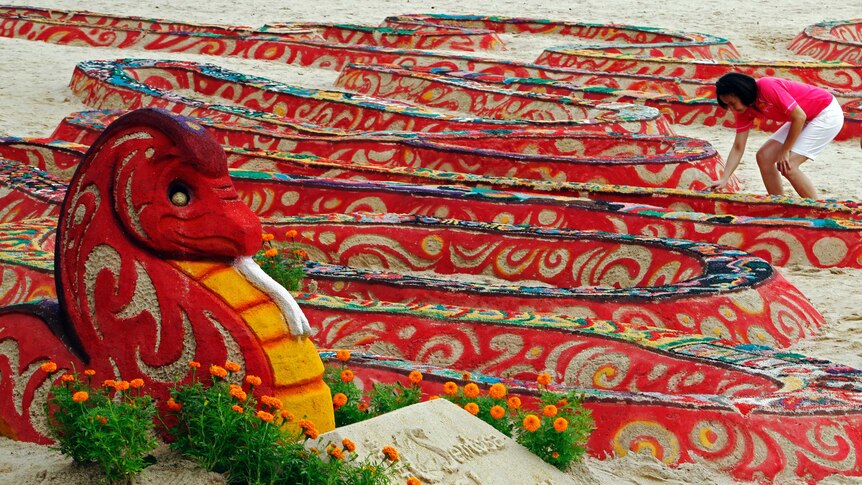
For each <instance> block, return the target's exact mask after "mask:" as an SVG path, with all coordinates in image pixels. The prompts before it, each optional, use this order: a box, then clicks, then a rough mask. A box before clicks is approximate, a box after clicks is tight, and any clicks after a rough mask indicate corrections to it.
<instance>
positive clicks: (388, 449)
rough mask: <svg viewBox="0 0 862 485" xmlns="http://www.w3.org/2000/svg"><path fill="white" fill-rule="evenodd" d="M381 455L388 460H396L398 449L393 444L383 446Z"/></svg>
mask: <svg viewBox="0 0 862 485" xmlns="http://www.w3.org/2000/svg"><path fill="white" fill-rule="evenodd" d="M383 456H385V457H386V459H387V460H389V461H398V450H396V449H395V447H394V446H384V447H383Z"/></svg>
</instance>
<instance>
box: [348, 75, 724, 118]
mask: <svg viewBox="0 0 862 485" xmlns="http://www.w3.org/2000/svg"><path fill="white" fill-rule="evenodd" d="M382 67H384V66H358V65H354V64H351V65H348V66H347V67H345V68H344V69H343V70H342V74H341V76H340V78H339V79H341V78H346V77H347V76H349V75H350V74H349V73H350V72H351V71H355V70H359V69H366V70H375V69H380V68H382ZM400 69H401V70H402V71H404V72H405V73H410V75H411V76H415V75H417V73H421V75H422V78H423V79H430V80H431V81H433V85H434V86H436V85H437V83H438V82H440V83H445V84H446V85H447V86H451V87H449V89H450V90H452V91H454V92H461V89H460V86H461V83H457V84H455V85H454V86H452V84H453V83H452V81H453V80H465V81H471V82H473V83H479V85H480V86H484V87H486V88H487V87H494V88H497V89H508V90H517V91H523V92H527V93H539V94H553V95H558V96H565V97H566V98H580V99H584V100H589V101H593V102H616V103H632V104H642V105H645V106H650V107H653V108H656V109H658V110H659V111H661V113H662V114H663V115H664V116H665V117H667V118H668V120H669V121H670V122H671V123H673V124H675V125H677V124H678V125H692V124H702V125H706V126H714V125H724V126H728V127H731V126H732V123H733V116H732V115H731V114H730V113H729V112H727V110H723V109H720V108H719V106H718V103H716V101H715V97H702V96H700V97H699V96H687V95H680V94H663V93H660V92H650V91H638V90H634V89H624V88H615V87H606V86H603V85H595V86H593V85H583V84H578V83H573V82H570V81H554V80H550V79H540V78H519V77H505V76H500V75H496V74H487V73H481V72H470V71H447V70H441V69H436V70H433V71H429V70H427V69H424V68H413V69H407V68H400ZM399 77H400V76H399ZM429 84H430V82H429ZM468 86H469V85H468ZM646 88H647V89H648V88H649V87H648V86H646Z"/></svg>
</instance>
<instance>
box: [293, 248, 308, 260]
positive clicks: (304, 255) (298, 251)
mask: <svg viewBox="0 0 862 485" xmlns="http://www.w3.org/2000/svg"><path fill="white" fill-rule="evenodd" d="M293 255H294V256H296V257H297V258H303V259H305V258H307V257H308V253H306V252H305V251H304V250H302V249H294V250H293Z"/></svg>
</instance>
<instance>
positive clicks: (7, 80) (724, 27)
mask: <svg viewBox="0 0 862 485" xmlns="http://www.w3.org/2000/svg"><path fill="white" fill-rule="evenodd" d="M9 3H12V4H19V5H33V6H39V7H54V8H67V9H88V10H91V11H94V12H100V13H113V14H121V15H139V16H147V17H159V18H165V19H170V20H184V21H191V22H206V23H225V24H234V25H248V26H260V25H263V24H264V23H268V22H286V21H320V22H343V23H362V24H372V25H376V24H378V23H379V22H380V21H382V20H383V18H384V17H386V16H387V15H396V14H404V13H460V14H481V15H506V16H520V17H533V18H549V19H558V20H571V21H583V22H597V23H607V22H616V23H628V24H635V25H646V26H655V27H664V28H669V29H676V30H683V31H690V32H702V33H708V34H713V35H718V36H722V37H725V38H728V39H729V40H731V41H732V42H733V44H734V45H735V46H736V47H737V49H738V50H739V51H740V52H741V53H742V54H743V55H744V56H746V57H749V58H759V59H803V58H800V57H798V56H794V55H793V54H792V53H790V52H789V51H787V49H786V47H787V45H788V44H789V42H790V41H791V40H792V39H793V37H795V36H796V34H797V33H798V32H800V31H801V30H802V29H803V28H804V27H805V26H807V25H810V24H813V23H816V22H819V21H822V20H830V19H852V18H858V17H859V16H860V15H859V13H860V11H859V8H858V7H859V5H858V4H854V2H845V1H838V0H831V1H821V2H816V4H815V3H812V2H810V1H806V0H792V1H783V0H782V1H778V0H766V1H759V2H750V1H748V0H724V1H723V2H720V4H719V2H714V3H711V4H710V5H709V6H704V5H702V4H701V5H698V4H697V3H695V2H691V1H680V0H665V1H661V2H649V1H645V0H601V1H595V0H590V1H580V2H577V4H575V3H574V2H560V1H556V2H554V1H549V0H542V1H528V2H524V1H513V0H498V1H495V2H486V1H479V0H457V1H453V0H437V1H434V2H427V1H400V2H398V1H389V0H366V1H363V2H356V1H346V0H342V1H336V0H316V1H307V2H295V1H294V2H268V3H262V2H254V1H251V0H245V1H242V0H240V1H237V0H208V1H206V2H201V1H195V2H191V1H185V0H184V1H179V0H172V1H151V2H139V1H131V0H87V1H83V0H74V1H60V2H58V1H53V2H51V1H36V0H33V1H32V2H28V3H21V2H9ZM659 5H660V6H659ZM719 5H720V6H719ZM503 40H504V41H505V42H506V44H507V46H508V47H509V51H504V52H500V53H498V54H496V55H500V56H505V57H508V58H513V59H519V60H531V59H534V58H535V57H536V56H538V54H539V53H540V52H541V50H542V48H543V47H545V46H548V45H555V44H556V45H559V44H561V43H568V44H571V43H572V42H571V41H562V40H561V39H560V38H547V39H541V38H536V37H535V36H519V35H504V36H503ZM119 57H146V58H162V59H166V58H170V59H181V60H194V61H198V62H209V63H216V64H219V65H221V66H224V67H226V68H229V69H234V70H237V71H241V72H244V73H249V74H254V75H259V76H264V77H268V78H272V79H275V80H277V81H281V82H285V83H290V84H301V85H304V86H308V87H319V88H331V87H332V82H333V81H334V80H335V78H336V76H337V73H335V72H332V71H320V70H311V69H300V68H296V67H291V66H286V65H278V64H274V63H269V62H262V61H251V60H239V59H230V58H220V57H211V56H194V55H181V54H162V53H157V52H147V51H130V50H118V49H95V48H85V47H70V46H58V45H53V44H46V43H40V42H28V41H25V40H20V39H6V38H0V66H2V67H0V72H2V79H3V82H2V83H0V134H4V135H13V136H36V137H39V136H48V135H50V134H51V132H52V131H53V129H54V127H55V126H56V125H57V123H58V122H59V121H60V120H61V119H62V118H63V117H64V116H66V115H68V114H69V113H71V112H74V111H80V110H85V109H88V108H87V107H86V106H85V105H83V104H82V103H81V102H80V101H78V99H77V98H75V97H74V96H73V95H72V93H71V92H70V91H69V89H68V86H67V84H68V81H69V79H70V77H71V74H72V69H73V68H74V66H75V64H76V63H77V62H80V61H83V60H88V59H110V58H119ZM675 129H676V131H677V133H678V134H680V135H686V136H693V137H697V138H702V139H705V140H708V141H709V142H710V143H712V144H713V145H714V146H715V147H716V148H717V149H718V150H719V151H720V152H721V153H722V154H724V155H726V153H727V151H728V149H729V148H730V145H731V143H732V140H733V136H734V134H733V130H731V129H723V128H707V127H701V126H677V127H675ZM767 137H768V135H767V134H764V133H760V132H754V133H752V135H751V136H750V137H749V147H748V150H747V155H746V157H745V158H744V160H743V163H742V165H741V167H740V168H739V170H738V171H737V174H738V175H739V177H740V178H741V180H742V186H743V189H744V190H745V191H748V192H753V193H760V194H762V193H765V191H764V189H763V186H762V184H761V181H760V177H759V174H758V170H757V165H756V163H755V162H754V153H755V151H756V149H757V147H758V146H760V144H761V143H763V142H764V141H765V140H766V138H767ZM804 171H805V172H806V173H807V174H809V176H810V177H811V179H812V180H813V182H814V184H815V186H817V187H818V189H819V190H820V191H821V196H822V197H824V198H826V197H828V198H838V199H857V200H858V199H862V151H860V149H859V140H852V141H846V142H840V143H833V144H832V145H831V146H830V147H829V148H827V150H826V151H825V152H824V153H823V154H822V155H821V156H820V157H819V158H818V159H817V160H816V161H813V162H810V163H807V164H806V165H805V166H804ZM788 190H789V192H788V193H792V190H790V189H789V187H788ZM781 272H782V273H783V274H784V276H785V277H786V278H787V279H789V280H790V281H791V282H792V283H793V284H795V285H797V286H798V287H799V288H800V289H801V290H802V291H803V292H804V293H805V294H806V295H807V296H808V297H809V298H810V299H811V300H812V302H813V303H814V305H815V306H816V307H817V309H818V310H820V312H821V313H822V314H823V315H824V317H825V318H826V321H827V325H826V326H825V327H824V328H823V329H822V331H821V333H820V334H819V335H818V336H816V337H813V338H810V339H807V340H805V341H803V342H801V343H799V344H797V345H796V346H794V347H793V349H792V350H795V351H799V352H803V353H805V354H808V355H811V356H814V357H818V358H824V359H829V360H833V361H836V362H841V363H844V364H848V365H851V366H854V367H857V368H858V367H862V332H860V331H859V329H860V326H862V305H860V304H859V300H858V297H857V295H858V294H859V290H860V288H862V283H860V278H862V270H850V269H832V270H827V269H816V268H808V267H785V268H781ZM160 456H165V457H167V458H165V459H166V460H168V461H167V463H162V464H160V465H158V466H156V467H153V469H151V470H148V471H146V472H145V474H144V475H143V477H142V478H141V479H140V480H139V483H164V482H166V481H168V480H170V481H171V482H172V483H175V484H181V483H220V480H221V478H220V477H218V476H214V475H212V474H207V473H204V472H202V471H200V470H195V469H194V467H193V466H191V465H190V464H188V463H187V462H183V461H177V460H176V459H175V458H173V457H170V455H169V454H168V455H160ZM91 476H92V474H91V473H90V471H89V470H87V469H83V470H82V469H79V468H77V467H74V466H72V465H70V463H69V461H68V460H66V459H65V458H62V457H60V456H59V455H58V454H56V453H55V452H53V451H51V450H50V449H48V448H46V447H38V446H35V445H29V444H18V443H14V442H11V441H9V440H3V439H0V482H3V483H13V482H14V483H21V484H24V483H87V480H90V479H91V478H89V477H91ZM572 476H573V477H574V478H575V479H576V480H577V481H579V482H580V483H585V484H587V483H590V484H594V483H665V484H667V483H731V480H730V479H729V478H727V476H726V475H723V474H722V473H721V472H719V471H716V470H714V469H712V468H710V467H709V466H708V465H702V464H694V465H685V466H683V467H679V468H669V467H667V466H664V465H662V464H661V463H659V462H658V461H657V460H655V459H653V458H651V457H645V456H635V455H631V454H630V455H629V456H627V457H624V458H616V459H612V460H606V461H599V460H595V459H588V460H586V461H585V463H584V464H582V465H579V466H578V467H576V469H575V470H573V472H572ZM825 482H826V483H858V481H856V480H848V479H843V478H837V479H827V480H826V481H825ZM94 483H95V482H94Z"/></svg>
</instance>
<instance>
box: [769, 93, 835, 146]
mask: <svg viewBox="0 0 862 485" xmlns="http://www.w3.org/2000/svg"><path fill="white" fill-rule="evenodd" d="M843 126H844V112H843V111H841V105H840V104H838V100H837V99H835V98H832V103H830V104H829V106H827V107H826V108H824V109H823V111H821V112H820V114H818V115H817V116H815V117H814V119H812V120H811V121H808V122H806V123H805V126H804V127H802V132H800V133H799V137H798V138H796V143H794V144H793V148H791V149H790V151H791V152H793V153H796V154H799V155H802V156H803V157H806V158H809V159H811V160H814V157H816V156H817V155H820V152H822V151H823V149H824V148H826V145H828V144H829V142H831V141H832V140H834V139H835V137H836V136H837V135H838V132H839V131H841V128H842V127H843ZM788 131H790V122H789V121H788V122H787V123H784V125H782V126H781V128H779V129H778V131H776V132H775V133H773V134H772V136H770V137H769V139H770V140H775V141H777V142H778V143H784V140H786V139H787V132H788Z"/></svg>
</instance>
